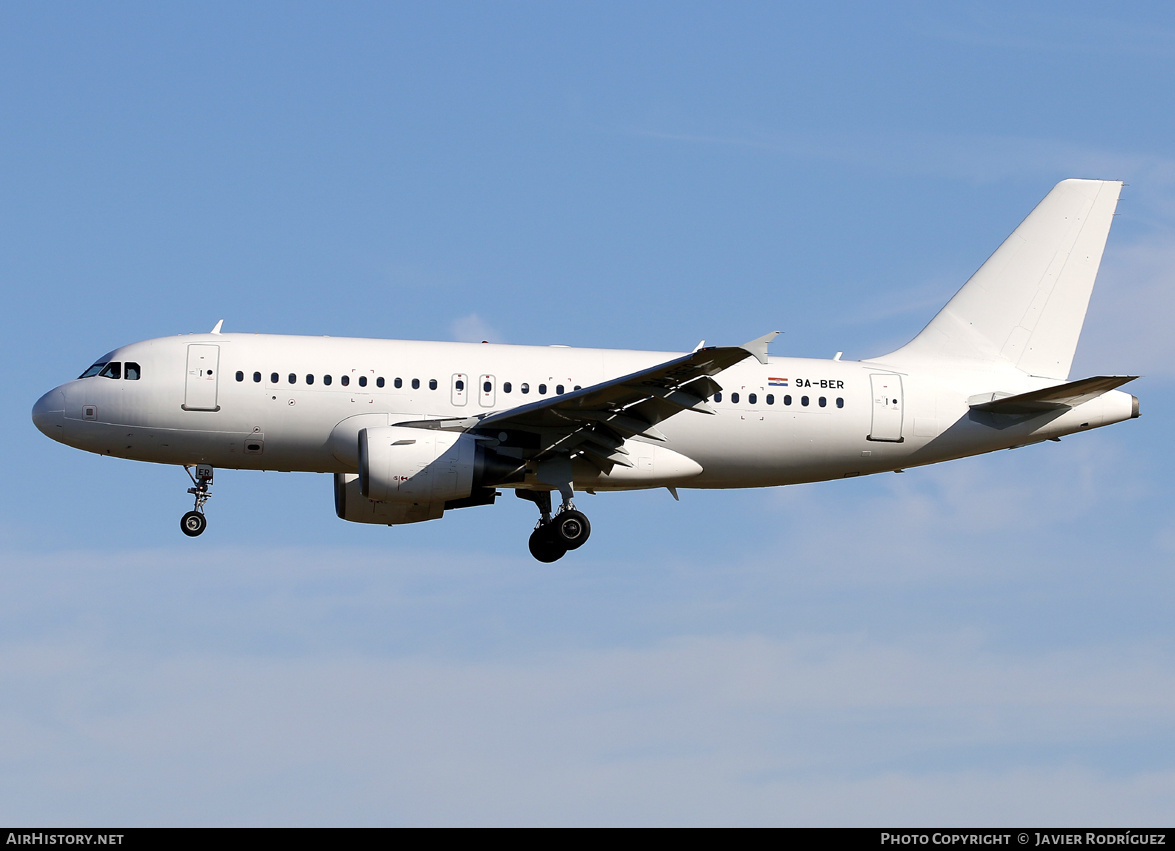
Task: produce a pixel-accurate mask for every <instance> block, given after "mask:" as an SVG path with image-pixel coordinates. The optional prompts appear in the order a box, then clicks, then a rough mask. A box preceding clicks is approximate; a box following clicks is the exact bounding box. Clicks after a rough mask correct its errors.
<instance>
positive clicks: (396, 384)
mask: <svg viewBox="0 0 1175 851" xmlns="http://www.w3.org/2000/svg"><path fill="white" fill-rule="evenodd" d="M392 385H393V386H394V387H395V388H396V389H397V390H399V389H400V388H401V387H403V386H404V379H402V378H397V379H396V380H395V381H393V382H392Z"/></svg>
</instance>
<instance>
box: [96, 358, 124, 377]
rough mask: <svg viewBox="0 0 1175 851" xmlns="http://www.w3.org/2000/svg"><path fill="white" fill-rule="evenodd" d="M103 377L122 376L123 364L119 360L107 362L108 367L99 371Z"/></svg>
mask: <svg viewBox="0 0 1175 851" xmlns="http://www.w3.org/2000/svg"><path fill="white" fill-rule="evenodd" d="M98 375H99V376H101V377H102V378H122V364H121V363H119V362H118V361H114V362H112V363H108V364H106V368H105V369H104V370H102V371H101V372H99V373H98Z"/></svg>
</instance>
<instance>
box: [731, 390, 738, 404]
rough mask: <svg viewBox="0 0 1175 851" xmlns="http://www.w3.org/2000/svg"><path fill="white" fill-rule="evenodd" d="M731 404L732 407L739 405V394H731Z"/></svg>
mask: <svg viewBox="0 0 1175 851" xmlns="http://www.w3.org/2000/svg"><path fill="white" fill-rule="evenodd" d="M730 404H732V405H737V404H738V394H737V393H731V394H730Z"/></svg>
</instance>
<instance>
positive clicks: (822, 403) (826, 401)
mask: <svg viewBox="0 0 1175 851" xmlns="http://www.w3.org/2000/svg"><path fill="white" fill-rule="evenodd" d="M827 404H828V400H827V399H825V398H824V397H823V396H821V397H820V407H821V408H823V407H824V406H825V405H827Z"/></svg>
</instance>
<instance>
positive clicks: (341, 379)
mask: <svg viewBox="0 0 1175 851" xmlns="http://www.w3.org/2000/svg"><path fill="white" fill-rule="evenodd" d="M350 383H351V376H349V375H340V376H339V384H341V385H343V386H344V387H346V386H347V385H348V384H350Z"/></svg>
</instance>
